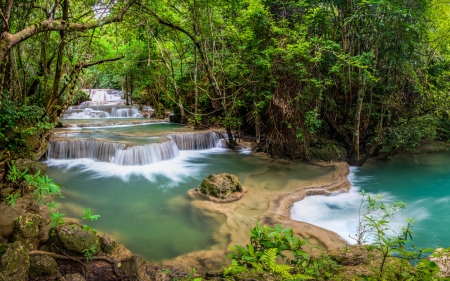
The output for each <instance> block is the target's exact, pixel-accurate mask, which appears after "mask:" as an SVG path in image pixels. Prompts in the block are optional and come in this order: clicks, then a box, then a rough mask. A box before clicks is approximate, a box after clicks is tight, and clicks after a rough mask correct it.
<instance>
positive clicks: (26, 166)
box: [14, 159, 47, 175]
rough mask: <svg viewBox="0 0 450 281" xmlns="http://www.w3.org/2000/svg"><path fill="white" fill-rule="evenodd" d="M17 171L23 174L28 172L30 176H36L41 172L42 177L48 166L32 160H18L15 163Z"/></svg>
mask: <svg viewBox="0 0 450 281" xmlns="http://www.w3.org/2000/svg"><path fill="white" fill-rule="evenodd" d="M14 164H15V165H16V168H17V170H19V171H21V172H23V171H25V170H28V174H30V175H35V174H36V173H37V172H38V171H41V173H40V174H41V175H43V174H44V173H45V171H46V170H47V165H45V164H44V163H41V162H37V161H33V160H30V159H17V160H16V162H15V163H14Z"/></svg>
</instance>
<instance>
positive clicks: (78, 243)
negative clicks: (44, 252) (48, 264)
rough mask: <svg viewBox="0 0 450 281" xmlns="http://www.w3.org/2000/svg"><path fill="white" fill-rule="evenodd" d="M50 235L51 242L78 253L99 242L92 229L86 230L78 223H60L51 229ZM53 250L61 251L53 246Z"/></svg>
mask: <svg viewBox="0 0 450 281" xmlns="http://www.w3.org/2000/svg"><path fill="white" fill-rule="evenodd" d="M49 236H50V241H51V243H54V244H55V245H57V246H58V247H60V248H63V249H65V250H68V251H70V252H72V253H76V254H81V253H82V251H83V250H84V249H89V248H90V247H91V246H92V245H94V244H95V245H98V244H99V241H98V238H97V236H96V235H95V234H94V233H93V232H92V231H89V230H84V229H83V226H81V225H80V224H78V223H70V224H62V225H58V226H56V227H55V228H52V229H51V230H50V233H49ZM52 250H53V251H54V252H59V251H58V249H56V248H55V249H54V248H53V247H52Z"/></svg>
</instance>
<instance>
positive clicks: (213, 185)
mask: <svg viewBox="0 0 450 281" xmlns="http://www.w3.org/2000/svg"><path fill="white" fill-rule="evenodd" d="M199 190H200V192H201V193H203V194H206V195H210V196H213V197H216V198H220V199H226V198H227V197H229V196H232V195H233V194H234V193H235V192H243V189H242V185H241V183H240V182H239V179H238V177H237V176H235V175H232V174H228V173H221V174H211V175H209V176H208V177H207V178H205V179H204V180H203V182H202V184H201V185H200V186H199Z"/></svg>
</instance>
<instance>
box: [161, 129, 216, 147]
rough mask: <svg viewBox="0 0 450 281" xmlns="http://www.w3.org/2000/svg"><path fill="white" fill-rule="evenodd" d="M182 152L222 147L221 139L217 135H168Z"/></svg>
mask: <svg viewBox="0 0 450 281" xmlns="http://www.w3.org/2000/svg"><path fill="white" fill-rule="evenodd" d="M168 137H170V138H172V139H173V140H174V141H175V143H176V144H177V146H178V149H180V150H202V149H210V148H214V147H222V143H221V138H220V137H219V135H218V134H217V133H214V132H207V133H186V134H172V135H168Z"/></svg>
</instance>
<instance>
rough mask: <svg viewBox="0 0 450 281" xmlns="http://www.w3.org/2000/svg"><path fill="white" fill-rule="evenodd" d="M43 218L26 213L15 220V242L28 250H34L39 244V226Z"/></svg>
mask: <svg viewBox="0 0 450 281" xmlns="http://www.w3.org/2000/svg"><path fill="white" fill-rule="evenodd" d="M41 220H42V217H41V216H39V215H35V214H30V213H25V214H24V215H21V216H19V217H17V218H16V219H15V220H14V227H13V241H20V242H22V243H23V244H24V245H25V246H26V247H27V249H28V250H30V251H31V250H33V249H34V248H35V246H37V244H38V243H39V239H37V238H38V237H39V224H40V223H41Z"/></svg>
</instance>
